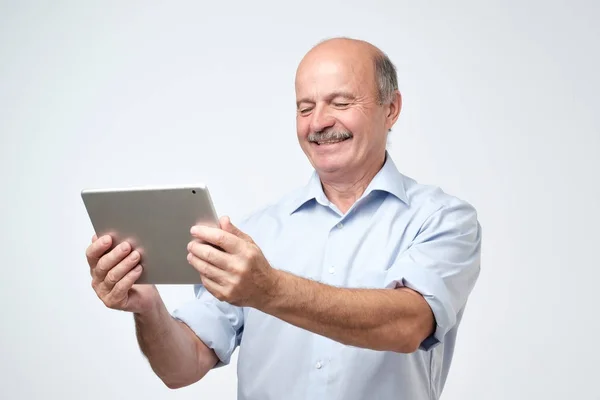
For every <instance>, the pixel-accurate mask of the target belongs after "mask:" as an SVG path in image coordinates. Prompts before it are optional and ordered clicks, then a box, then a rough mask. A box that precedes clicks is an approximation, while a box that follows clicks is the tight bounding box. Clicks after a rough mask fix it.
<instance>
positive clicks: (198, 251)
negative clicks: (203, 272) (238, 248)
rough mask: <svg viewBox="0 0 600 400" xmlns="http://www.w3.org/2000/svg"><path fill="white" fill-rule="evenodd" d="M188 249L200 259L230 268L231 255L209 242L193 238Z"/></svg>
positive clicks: (220, 266) (216, 265)
mask: <svg viewBox="0 0 600 400" xmlns="http://www.w3.org/2000/svg"><path fill="white" fill-rule="evenodd" d="M187 248H188V251H189V252H190V253H192V254H193V255H194V256H196V257H198V258H199V259H201V260H203V261H206V262H207V263H209V264H212V265H214V266H215V267H219V268H221V269H224V270H227V269H229V268H228V267H229V263H230V262H231V255H229V254H227V253H225V252H223V251H221V250H219V249H216V248H215V247H214V246H211V245H209V244H205V243H201V242H199V241H197V240H192V241H191V242H190V243H189V244H188V247H187Z"/></svg>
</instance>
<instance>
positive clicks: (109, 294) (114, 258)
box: [85, 235, 160, 314]
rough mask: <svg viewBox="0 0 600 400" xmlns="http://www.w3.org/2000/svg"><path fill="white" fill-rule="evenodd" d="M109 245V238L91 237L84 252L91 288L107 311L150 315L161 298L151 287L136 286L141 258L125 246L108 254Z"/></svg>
mask: <svg viewBox="0 0 600 400" xmlns="http://www.w3.org/2000/svg"><path fill="white" fill-rule="evenodd" d="M112 242H113V239H112V237H110V236H108V235H107V236H103V237H101V238H98V237H97V236H96V235H94V237H93V238H92V243H91V244H90V246H89V247H88V248H87V250H86V252H85V254H86V257H87V261H88V264H89V266H90V273H91V275H92V288H93V289H94V291H95V292H96V295H98V297H99V298H100V300H102V302H103V303H104V304H105V305H106V306H107V307H108V308H112V309H115V310H122V311H129V312H133V313H136V314H144V313H145V312H149V311H150V310H151V309H152V307H153V306H154V305H156V302H157V300H158V301H160V294H159V293H158V290H157V289H156V287H155V286H154V285H135V282H136V281H137V280H138V278H139V277H140V275H141V274H142V265H141V264H140V254H139V253H138V252H137V251H135V250H134V251H132V247H131V244H130V243H128V242H122V243H119V244H118V245H117V246H115V248H114V249H112V250H110V248H111V245H112ZM109 250H110V251H109Z"/></svg>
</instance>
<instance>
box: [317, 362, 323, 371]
mask: <svg viewBox="0 0 600 400" xmlns="http://www.w3.org/2000/svg"><path fill="white" fill-rule="evenodd" d="M322 367H323V364H321V361H317V363H316V364H315V368H316V369H321V368H322Z"/></svg>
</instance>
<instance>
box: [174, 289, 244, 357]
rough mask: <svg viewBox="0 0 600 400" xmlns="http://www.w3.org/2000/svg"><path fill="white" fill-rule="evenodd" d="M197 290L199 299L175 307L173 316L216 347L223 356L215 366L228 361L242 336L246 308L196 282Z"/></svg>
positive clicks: (204, 340) (218, 354) (196, 297)
mask: <svg viewBox="0 0 600 400" xmlns="http://www.w3.org/2000/svg"><path fill="white" fill-rule="evenodd" d="M194 292H195V295H196V296H195V299H193V300H191V301H189V302H187V303H185V304H183V305H182V306H181V307H180V308H178V309H176V310H174V311H173V312H172V316H173V317H174V318H176V319H178V320H179V321H181V322H183V323H185V324H186V325H188V326H189V327H190V328H191V329H192V331H194V333H195V334H196V335H197V336H198V338H200V340H202V342H204V344H206V346H208V347H209V348H211V349H213V350H214V352H215V354H216V355H217V357H218V358H219V361H218V363H217V365H216V366H215V368H218V367H221V366H224V365H227V364H229V362H230V360H231V356H232V354H233V352H234V351H235V349H236V348H237V346H238V345H239V343H240V340H241V335H242V331H243V325H244V313H243V309H242V308H240V307H236V306H233V305H231V304H229V303H226V302H223V301H220V300H218V299H217V298H215V297H214V296H213V295H211V294H210V293H209V292H208V291H207V290H206V289H205V288H204V287H203V286H202V285H195V286H194Z"/></svg>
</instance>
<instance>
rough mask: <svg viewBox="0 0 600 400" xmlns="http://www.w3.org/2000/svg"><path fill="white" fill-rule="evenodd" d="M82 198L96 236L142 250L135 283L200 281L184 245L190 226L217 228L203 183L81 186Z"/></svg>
mask: <svg viewBox="0 0 600 400" xmlns="http://www.w3.org/2000/svg"><path fill="white" fill-rule="evenodd" d="M81 198H82V199H83V203H84V205H85V208H86V210H87V213H88V216H89V218H90V221H91V223H92V225H93V228H94V230H95V232H96V235H98V237H101V236H102V235H111V236H112V238H113V247H114V246H116V245H118V244H119V243H121V242H122V241H128V242H129V243H131V245H132V247H133V248H134V249H135V250H137V251H139V252H140V255H141V259H140V264H142V266H143V271H142V274H141V276H140V278H139V279H138V280H137V281H136V283H137V284H171V285H173V284H196V283H201V281H200V275H199V273H198V271H196V270H195V269H194V267H193V266H192V265H190V264H189V263H188V261H187V255H188V250H187V245H188V243H189V242H190V241H191V240H192V239H193V237H192V235H191V234H190V229H191V228H192V226H194V225H207V226H214V227H217V226H219V220H218V216H217V213H216V212H215V208H214V205H213V202H212V199H211V197H210V193H209V191H208V188H207V187H206V185H204V184H197V185H182V186H153V187H133V188H117V189H84V190H82V191H81Z"/></svg>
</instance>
